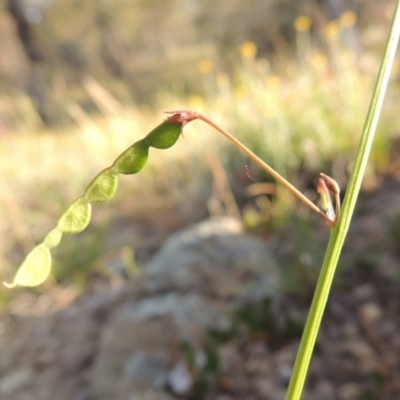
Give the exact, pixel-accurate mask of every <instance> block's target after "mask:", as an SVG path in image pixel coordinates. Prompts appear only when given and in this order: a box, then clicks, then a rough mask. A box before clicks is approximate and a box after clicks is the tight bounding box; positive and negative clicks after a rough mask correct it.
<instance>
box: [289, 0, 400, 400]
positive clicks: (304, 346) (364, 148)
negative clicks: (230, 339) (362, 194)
mask: <svg viewBox="0 0 400 400" xmlns="http://www.w3.org/2000/svg"><path fill="white" fill-rule="evenodd" d="M399 35H400V0H399V1H397V4H396V9H395V11H394V16H393V21H392V26H391V30H390V33H389V37H388V40H387V44H386V48H385V53H384V55H383V58H382V63H381V67H380V69H379V73H378V77H377V80H376V84H375V89H374V92H373V95H372V99H371V103H370V107H369V110H368V114H367V117H366V121H365V125H364V129H363V133H362V136H361V139H360V144H359V148H358V152H357V157H356V161H355V164H354V169H353V171H352V174H351V177H350V181H349V185H348V188H347V191H346V197H345V200H344V203H343V209H342V214H341V217H340V219H339V221H338V224H337V225H336V227H335V228H334V229H333V230H332V232H331V237H330V240H329V244H328V248H327V251H326V254H325V259H324V262H323V266H322V270H321V274H320V276H319V279H318V284H317V288H316V291H315V295H314V299H313V301H312V305H311V309H310V313H309V315H308V318H307V322H306V326H305V329H304V333H303V337H302V339H301V343H300V348H299V351H298V354H297V358H296V362H295V366H294V370H293V374H292V377H291V381H290V384H289V389H288V392H287V395H286V399H287V400H299V399H300V398H301V394H302V391H303V386H304V382H305V379H306V375H307V371H308V367H309V364H310V360H311V356H312V352H313V349H314V345H315V341H316V339H317V335H318V331H319V327H320V325H321V320H322V315H323V313H324V310H325V306H326V302H327V299H328V295H329V291H330V288H331V286H332V281H333V277H334V274H335V270H336V266H337V263H338V260H339V256H340V252H341V250H342V247H343V244H344V241H345V238H346V235H347V231H348V229H349V226H350V221H351V218H352V215H353V211H354V207H355V204H356V201H357V197H358V194H359V191H360V187H361V182H362V179H363V176H364V172H365V168H366V165H367V161H368V157H369V153H370V150H371V146H372V142H373V139H374V135H375V130H376V126H377V124H378V120H379V114H380V111H381V108H382V104H383V99H384V96H385V92H386V88H387V84H388V81H389V76H390V71H391V68H392V65H393V60H394V56H395V53H396V48H397V43H398V40H399Z"/></svg>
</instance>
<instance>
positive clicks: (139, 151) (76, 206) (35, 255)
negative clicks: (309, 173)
mask: <svg viewBox="0 0 400 400" xmlns="http://www.w3.org/2000/svg"><path fill="white" fill-rule="evenodd" d="M167 113H168V114H172V115H171V116H170V117H168V118H167V119H166V120H165V121H164V122H162V123H161V124H160V125H158V126H157V127H156V128H155V129H153V130H152V131H151V132H150V133H149V134H148V135H147V136H146V137H144V138H143V139H141V140H139V141H138V142H136V143H134V144H133V145H132V146H131V147H129V148H128V149H127V150H126V151H125V152H123V153H122V154H121V155H120V156H119V157H118V158H117V159H116V160H115V161H114V163H113V164H112V165H111V166H110V167H108V168H106V169H104V170H103V171H101V172H100V173H99V174H98V175H97V176H96V177H95V178H94V179H93V180H92V182H91V183H90V184H89V186H88V187H87V189H86V191H85V193H84V194H83V196H81V197H79V198H78V199H77V200H75V201H74V202H73V203H72V204H71V205H70V206H69V207H68V208H67V210H66V211H65V212H64V214H62V216H61V217H60V219H59V220H58V223H57V226H56V227H55V228H54V229H53V230H52V231H51V232H50V233H49V234H48V235H47V236H46V237H45V238H44V240H43V242H42V243H40V244H39V245H38V246H36V247H35V248H34V249H33V250H32V251H31V252H30V253H29V254H28V256H27V257H26V258H25V260H24V262H23V263H22V265H21V266H20V268H19V270H18V271H17V273H16V275H15V277H14V280H13V282H12V283H6V282H5V283H4V284H5V285H6V286H7V287H9V288H12V287H14V286H17V285H20V286H38V285H40V284H41V283H43V282H44V281H45V279H46V278H47V277H48V275H49V273H50V270H51V254H50V250H51V249H52V248H53V247H56V246H58V244H59V243H60V241H61V238H62V235H63V234H64V233H68V234H76V233H80V232H82V231H83V230H84V229H85V228H86V227H87V226H88V224H89V221H90V218H91V203H104V202H106V201H109V200H111V199H112V198H113V197H114V195H115V193H116V191H117V184H118V174H124V175H132V174H136V173H138V172H139V171H140V170H141V169H142V168H143V167H144V165H145V164H146V162H147V159H148V156H149V149H150V147H154V148H155V149H168V148H170V147H171V146H173V145H174V144H175V143H176V141H177V140H178V138H179V136H180V134H181V133H182V129H183V127H184V126H185V125H186V124H188V123H189V122H191V121H193V120H196V119H198V120H202V121H204V122H205V123H207V124H208V125H210V126H212V127H213V128H214V129H216V130H217V131H218V132H220V133H221V134H222V135H224V136H225V137H226V138H227V139H229V140H230V141H231V142H232V143H233V144H234V145H235V146H236V147H238V148H239V149H240V150H241V151H242V152H244V153H245V154H246V155H248V156H249V157H250V158H251V159H252V160H253V161H255V162H256V163H257V164H258V165H259V166H260V167H261V168H263V169H264V170H265V171H267V172H268V173H270V174H271V175H272V176H273V177H274V178H275V179H276V180H277V181H278V182H280V183H281V184H283V185H284V186H286V187H287V188H288V189H289V190H290V191H291V192H292V193H293V194H294V195H295V196H296V197H298V198H299V199H300V200H301V201H302V202H303V203H304V204H305V205H307V206H308V207H309V208H310V209H311V210H312V211H314V212H315V213H316V214H317V215H318V216H320V217H321V218H322V219H323V220H324V221H325V222H326V223H327V225H328V226H330V227H333V226H335V224H336V222H337V220H338V217H339V212H340V199H339V187H338V185H337V184H336V182H335V181H334V180H333V179H332V178H329V177H328V176H326V175H324V174H322V173H321V177H320V179H319V183H318V192H319V193H320V194H321V197H322V199H323V203H324V205H325V208H326V212H324V211H321V210H320V209H319V208H318V207H317V206H316V205H315V204H314V203H312V202H311V201H310V200H309V199H308V198H307V197H305V196H304V195H303V194H302V193H301V192H299V191H298V190H297V189H296V188H295V187H294V186H293V185H291V184H290V183H289V182H288V181H287V180H286V179H285V178H283V177H282V176H281V175H280V174H278V173H277V172H276V171H275V170H274V169H273V168H271V167H270V166H269V165H268V164H266V163H265V162H264V161H262V160H261V159H260V158H259V157H257V156H256V155H255V154H254V153H253V152H252V151H250V150H249V149H248V148H247V147H246V146H244V145H243V144H242V143H241V142H240V141H239V140H237V139H236V138H234V137H233V136H232V135H231V134H230V133H228V132H227V131H225V130H224V129H222V128H220V127H219V126H218V125H217V124H216V123H214V122H213V121H211V120H210V119H208V118H207V117H205V116H204V115H201V114H199V113H198V112H196V111H191V110H179V111H167ZM330 193H333V195H334V198H335V206H334V207H333V206H332V204H331V199H330Z"/></svg>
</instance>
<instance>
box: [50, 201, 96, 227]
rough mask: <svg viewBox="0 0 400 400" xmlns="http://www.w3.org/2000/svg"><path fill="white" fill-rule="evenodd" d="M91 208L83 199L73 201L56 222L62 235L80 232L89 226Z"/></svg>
mask: <svg viewBox="0 0 400 400" xmlns="http://www.w3.org/2000/svg"><path fill="white" fill-rule="evenodd" d="M90 214H91V206H90V203H88V202H87V201H86V200H85V199H84V198H82V197H81V198H79V199H78V200H75V201H74V202H73V203H72V204H71V205H70V206H69V207H68V208H67V210H66V211H65V212H64V214H63V215H62V216H61V218H60V219H59V221H58V224H57V228H58V229H59V230H60V231H62V232H63V233H79V232H82V231H83V230H84V229H85V228H86V227H87V226H88V224H89V221H90Z"/></svg>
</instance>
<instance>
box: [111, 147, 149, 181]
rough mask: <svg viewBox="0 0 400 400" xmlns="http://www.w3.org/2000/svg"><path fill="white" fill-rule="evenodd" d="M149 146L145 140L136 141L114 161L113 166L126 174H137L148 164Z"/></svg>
mask: <svg viewBox="0 0 400 400" xmlns="http://www.w3.org/2000/svg"><path fill="white" fill-rule="evenodd" d="M148 156H149V146H148V145H147V144H146V142H145V141H144V140H140V141H139V142H136V143H135V144H133V145H132V146H131V147H129V148H128V149H127V150H125V151H124V152H123V153H122V154H121V155H120V156H119V157H118V158H117V159H116V160H115V162H114V164H113V167H114V168H115V169H116V170H117V171H118V172H119V173H120V174H124V175H131V174H136V172H139V171H140V170H141V169H142V168H143V167H144V165H145V164H146V161H147V158H148Z"/></svg>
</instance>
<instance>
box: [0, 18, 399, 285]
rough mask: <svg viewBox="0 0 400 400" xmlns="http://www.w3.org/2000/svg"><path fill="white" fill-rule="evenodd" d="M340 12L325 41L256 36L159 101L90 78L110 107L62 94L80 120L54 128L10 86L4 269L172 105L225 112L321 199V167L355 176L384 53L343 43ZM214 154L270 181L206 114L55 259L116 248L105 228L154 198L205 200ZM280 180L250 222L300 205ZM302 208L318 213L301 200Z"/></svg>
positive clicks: (250, 176) (168, 203)
mask: <svg viewBox="0 0 400 400" xmlns="http://www.w3.org/2000/svg"><path fill="white" fill-rule="evenodd" d="M297 22H299V21H297ZM335 23H336V25H334V26H328V25H327V27H326V29H325V30H324V32H325V33H324V35H325V36H324V37H322V38H320V39H321V40H323V42H324V46H323V48H324V49H325V50H324V51H323V50H321V47H319V46H315V45H314V44H313V43H312V40H311V37H310V36H309V31H308V29H307V28H305V29H303V28H302V27H301V25H300V26H296V29H297V31H296V34H297V39H298V40H297V53H295V54H289V55H288V54H284V53H282V54H280V55H279V57H275V58H273V59H270V60H267V59H265V58H258V57H257V48H256V46H255V44H254V43H252V42H245V43H243V44H242V45H241V46H240V47H239V49H238V56H237V64H236V65H237V67H236V70H235V71H234V72H233V73H232V74H228V73H225V72H221V70H220V68H219V67H218V66H216V65H215V63H214V61H213V60H211V59H203V60H202V61H201V62H200V63H199V65H198V66H197V71H195V72H194V73H195V74H197V76H198V79H199V81H200V82H201V86H202V88H203V90H202V92H201V93H199V94H196V93H192V94H188V95H186V96H178V95H176V94H174V93H172V92H170V91H160V93H159V96H158V98H157V100H156V101H155V103H154V106H153V108H152V109H150V108H149V107H146V106H138V105H135V104H132V103H128V104H125V103H121V102H119V101H118V100H116V98H114V97H113V95H112V94H111V93H110V92H108V91H107V90H106V89H105V88H104V87H103V86H102V84H101V83H99V82H96V81H95V80H94V79H93V78H87V79H86V81H85V82H84V84H83V90H84V91H86V94H87V96H88V97H89V98H90V99H91V101H92V102H93V103H94V104H95V105H96V107H97V109H98V110H99V111H98V112H97V113H88V112H87V111H85V108H84V107H82V106H81V104H80V103H79V101H78V100H76V101H75V100H73V99H74V97H73V96H71V97H68V98H66V99H63V104H64V106H65V108H66V110H67V112H68V113H69V115H70V116H71V118H72V119H73V120H74V124H70V125H68V126H63V127H58V128H54V129H49V128H47V129H46V128H43V127H41V126H40V124H39V119H38V117H37V115H35V110H34V108H33V107H32V106H31V104H30V103H29V101H28V99H27V98H26V96H25V95H22V94H20V95H19V96H17V97H13V98H12V99H10V98H6V97H3V98H0V109H1V110H7V113H8V115H10V118H9V121H10V122H9V126H8V129H4V130H3V134H2V137H1V142H0V184H1V188H2V190H1V192H0V220H1V226H0V242H1V243H2V246H1V248H0V273H1V274H2V276H3V277H5V278H6V277H7V278H8V277H9V276H10V275H11V274H12V273H13V271H14V270H15V268H16V267H17V265H18V264H19V263H20V261H21V260H22V258H23V256H24V254H26V253H27V252H28V251H29V250H30V249H31V248H32V247H33V246H34V244H35V243H36V242H38V241H39V240H41V239H42V238H43V236H44V235H45V234H46V233H47V232H48V231H49V230H50V229H51V228H52V227H53V224H54V222H55V221H56V220H57V218H58V216H59V215H60V214H61V213H62V212H63V210H64V209H65V208H66V206H67V205H69V204H70V203H71V202H72V201H73V200H74V199H75V198H77V197H79V196H80V195H81V194H82V193H83V191H84V189H85V187H86V185H87V184H88V183H89V182H90V181H91V179H92V178H93V177H94V176H95V175H96V174H97V173H98V172H99V171H100V170H102V169H103V168H105V167H106V166H108V165H111V163H112V162H113V160H114V159H115V158H116V157H117V156H118V155H119V154H120V153H121V152H122V151H123V150H124V149H125V148H127V147H128V146H129V145H130V144H132V143H133V142H135V141H136V140H138V139H139V138H141V137H142V136H144V135H145V134H146V133H147V132H148V131H150V130H151V129H152V128H153V127H154V126H155V125H157V124H158V123H159V122H160V120H161V119H162V118H163V114H162V110H164V109H180V108H193V109H196V110H197V111H199V112H202V113H204V114H205V115H207V116H208V117H210V118H212V119H214V120H215V121H217V122H218V123H219V124H220V125H221V126H223V127H224V128H226V129H227V130H229V131H230V132H231V133H232V134H234V135H235V136H237V137H238V138H239V139H240V140H242V141H243V142H244V143H245V144H246V145H247V146H248V147H250V148H251V149H252V150H253V151H254V152H255V153H256V154H257V155H259V156H260V157H261V158H263V159H264V160H266V162H268V163H269V164H271V165H272V166H273V167H274V168H276V169H277V170H278V171H279V172H281V173H282V174H283V175H284V176H286V177H287V178H289V180H291V181H292V182H294V183H295V184H297V185H298V186H299V187H300V188H301V189H302V190H303V191H306V192H307V194H308V195H309V196H310V197H311V198H312V199H313V200H314V201H317V200H318V199H317V197H316V195H315V193H314V191H313V190H312V187H313V179H314V178H315V176H317V174H318V173H319V172H320V171H321V172H322V171H323V172H324V173H327V174H329V175H332V176H333V177H334V178H335V179H336V180H337V181H338V182H339V184H340V185H341V186H342V187H345V184H346V182H347V177H348V173H349V170H350V169H351V165H352V164H351V163H352V159H353V156H354V154H355V151H356V149H355V145H356V143H357V142H358V138H359V135H360V132H361V129H362V126H363V122H364V115H365V114H366V110H367V106H368V99H369V98H370V93H371V92H372V82H373V79H374V74H375V71H376V69H377V65H378V60H379V54H378V55H376V58H375V56H371V54H364V55H363V56H359V55H358V56H357V55H355V54H352V53H351V52H350V51H348V49H347V48H346V46H345V45H344V44H343V40H342V39H343V38H342V36H341V32H342V30H343V29H344V25H343V22H340V21H336V22H335ZM79 97H80V95H78V96H77V98H79ZM389 99H390V101H389V102H387V104H386V108H385V111H384V115H383V118H382V120H381V123H380V126H379V133H378V135H377V141H376V143H375V148H374V153H373V157H372V163H371V166H370V169H369V171H368V174H367V178H366V181H365V185H366V186H369V187H374V186H375V185H377V184H378V182H379V179H380V176H381V175H382V174H384V173H386V172H387V171H388V170H389V169H390V165H389V160H390V141H391V140H392V139H393V138H395V137H396V136H397V135H398V132H399V130H398V122H397V119H398V118H397V115H396V103H397V102H398V91H397V88H396V87H395V88H394V89H392V90H391V92H390V93H389ZM11 115H12V117H11ZM215 159H219V160H220V162H221V164H222V165H223V167H224V169H225V173H226V175H227V177H228V179H229V181H230V183H231V186H232V187H233V188H234V187H235V184H236V183H237V182H239V183H240V184H242V185H244V186H245V185H249V184H251V183H254V182H255V181H258V182H263V181H267V182H269V181H270V178H269V177H268V176H266V175H265V173H264V172H262V171H259V170H258V169H257V168H256V167H255V166H253V165H252V164H251V163H250V161H249V160H247V159H245V158H244V156H243V155H241V154H240V153H239V152H238V151H237V149H235V148H233V147H232V146H231V145H230V144H229V143H226V142H225V141H224V139H223V138H222V137H218V136H217V135H216V133H215V132H211V131H210V129H209V128H208V127H206V126H204V125H201V124H200V123H198V122H195V123H192V124H190V125H189V126H188V127H187V128H185V132H184V137H183V138H182V139H180V140H179V142H178V144H177V145H175V146H174V147H173V148H172V149H171V150H168V151H166V152H163V151H154V150H152V151H151V154H150V159H149V163H148V164H147V165H146V167H145V168H144V170H143V171H141V172H140V173H139V174H138V175H134V176H130V177H122V179H120V183H119V189H118V193H117V196H116V197H115V198H114V199H113V200H112V202H110V203H107V204H104V205H96V206H95V207H94V209H93V222H92V224H93V226H94V227H96V226H99V227H101V232H102V234H96V233H94V230H89V231H87V232H84V233H83V234H81V235H87V239H86V240H85V241H82V239H81V237H76V238H74V239H68V243H69V245H68V246H67V247H68V248H69V249H71V250H70V253H68V252H66V251H60V254H59V256H58V255H56V260H57V261H56V264H58V265H60V264H62V263H63V262H64V264H65V265H72V264H74V263H75V259H76V253H77V252H78V253H79V252H86V253H87V256H86V257H79V260H77V261H76V263H77V264H79V268H80V270H81V271H84V273H83V276H84V274H85V273H86V272H85V271H87V270H89V269H90V267H91V266H93V265H95V264H96V261H97V260H99V259H101V257H103V256H104V254H105V253H106V252H107V251H109V250H110V249H106V248H105V245H104V238H103V231H104V230H106V231H107V229H109V230H110V229H111V226H112V224H113V221H114V220H115V219H116V218H124V217H125V218H129V217H130V216H131V215H132V214H134V213H135V212H137V213H139V212H140V210H144V209H146V210H148V212H149V214H151V210H152V209H157V210H165V212H168V210H169V209H171V208H174V207H179V205H181V204H183V203H186V204H187V206H188V207H189V208H190V202H195V199H201V201H203V202H204V203H206V202H207V199H209V197H210V196H211V194H212V182H213V180H214V179H215V178H216V177H215V174H214V175H213V174H212V173H211V172H210V169H212V168H211V164H212V160H215ZM143 182H146V185H143ZM139 184H140V185H141V186H140V190H139ZM277 190H278V199H279V201H277V202H274V204H272V203H271V202H268V204H267V205H266V208H268V207H269V208H270V209H268V210H267V212H266V213H265V215H261V214H262V212H260V209H258V210H256V211H255V213H256V214H257V215H256V218H255V219H254V218H253V222H252V223H250V225H253V227H254V225H257V224H258V223H262V221H263V220H265V219H274V220H276V221H278V222H276V223H275V226H278V225H279V221H280V220H283V221H285V218H286V217H285V214H287V212H288V210H289V209H291V210H292V211H291V212H293V209H294V208H295V207H297V206H296V202H295V201H294V200H293V199H292V198H291V197H290V196H289V195H288V194H287V192H286V191H284V190H281V189H280V188H278V189H277ZM135 210H136V211H135ZM244 211H245V212H250V213H251V210H250V211H249V209H247V211H246V209H245V210H244ZM252 211H254V210H252ZM264 211H265V209H264ZM161 212H162V211H161ZM299 212H300V213H302V212H303V213H305V214H306V216H307V217H308V214H307V211H306V210H302V208H301V207H300V209H299ZM156 215H159V214H156ZM260 215H261V217H260ZM155 218H157V217H155ZM244 218H245V220H246V215H245V216H244ZM310 218H312V217H310ZM247 220H248V218H247ZM160 223H161V221H160ZM272 225H273V224H272ZM99 229H100V228H99ZM116 234H118V233H116ZM90 238H92V239H93V240H91V239H90ZM126 244H127V245H132V243H125V245H126ZM62 246H63V243H62V244H61V247H62ZM75 246H76V247H75ZM82 246H89V248H82ZM77 247H79V249H78V250H77ZM63 260H65V261H63ZM60 271H61V272H60V273H59V274H58V275H57V273H56V276H58V278H59V279H67V278H68V273H66V268H63V267H62V266H61V267H60ZM71 271H75V273H76V268H72V267H71ZM80 279H82V274H81V277H80Z"/></svg>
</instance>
